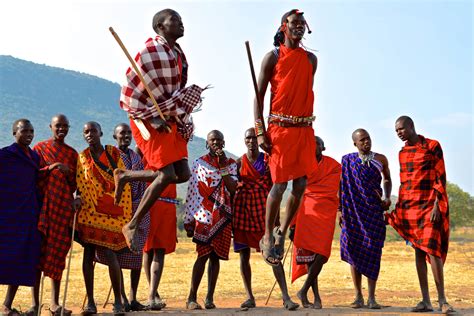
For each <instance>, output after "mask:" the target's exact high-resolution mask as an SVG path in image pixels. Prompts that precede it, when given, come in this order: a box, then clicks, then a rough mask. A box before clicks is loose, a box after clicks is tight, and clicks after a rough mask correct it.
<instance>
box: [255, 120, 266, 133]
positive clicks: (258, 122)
mask: <svg viewBox="0 0 474 316" xmlns="http://www.w3.org/2000/svg"><path fill="white" fill-rule="evenodd" d="M264 134H265V131H264V130H263V122H262V120H261V119H256V120H255V135H256V136H261V135H264Z"/></svg>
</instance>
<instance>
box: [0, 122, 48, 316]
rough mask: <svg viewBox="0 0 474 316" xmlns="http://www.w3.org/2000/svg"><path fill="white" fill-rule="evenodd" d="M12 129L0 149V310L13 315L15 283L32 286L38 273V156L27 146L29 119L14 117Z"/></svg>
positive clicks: (29, 136)
mask: <svg viewBox="0 0 474 316" xmlns="http://www.w3.org/2000/svg"><path fill="white" fill-rule="evenodd" d="M12 132H13V137H14V138H15V142H14V143H13V144H12V145H10V146H7V147H4V148H1V149H0V166H2V169H1V172H0V284H6V285H8V288H7V291H6V294H5V300H4V301H3V305H2V306H1V307H0V309H1V310H0V313H1V314H2V315H3V314H5V315H12V316H14V315H20V313H19V312H18V311H17V310H15V309H12V303H13V299H14V298H15V294H16V292H17V290H18V286H20V285H23V286H33V285H34V284H35V282H36V279H37V277H38V270H37V269H38V263H39V255H40V247H41V235H40V232H39V231H38V216H39V213H40V203H41V201H40V194H39V192H38V190H37V181H38V177H39V169H40V164H41V158H40V157H39V156H38V154H37V153H36V152H34V151H33V150H31V149H30V147H29V146H30V144H31V142H32V140H33V137H34V128H33V125H32V124H31V122H30V121H29V120H27V119H19V120H16V121H15V122H14V123H13V126H12ZM5 166H8V167H5Z"/></svg>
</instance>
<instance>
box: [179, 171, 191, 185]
mask: <svg viewBox="0 0 474 316" xmlns="http://www.w3.org/2000/svg"><path fill="white" fill-rule="evenodd" d="M189 178H191V171H190V170H189V169H187V170H184V171H183V172H180V173H179V174H177V175H176V183H183V182H186V181H188V180H189Z"/></svg>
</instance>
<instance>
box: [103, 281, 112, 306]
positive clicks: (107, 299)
mask: <svg viewBox="0 0 474 316" xmlns="http://www.w3.org/2000/svg"><path fill="white" fill-rule="evenodd" d="M111 293H112V284H111V285H110V289H109V294H107V298H106V299H105V302H104V305H102V308H105V306H107V304H109V299H110V294H111Z"/></svg>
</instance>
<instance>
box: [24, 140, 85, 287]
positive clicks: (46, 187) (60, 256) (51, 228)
mask: <svg viewBox="0 0 474 316" xmlns="http://www.w3.org/2000/svg"><path fill="white" fill-rule="evenodd" d="M33 149H34V150H35V151H36V152H37V153H38V154H39V155H40V157H41V158H42V160H43V161H44V162H45V163H46V166H45V167H44V168H43V169H47V168H48V167H49V165H51V164H53V163H55V162H61V163H63V164H65V165H67V166H68V167H69V169H70V171H69V174H68V175H67V176H66V175H64V174H63V173H62V172H61V171H59V170H57V169H55V170H53V171H51V172H50V173H49V174H48V176H47V177H45V178H44V179H43V180H42V181H41V182H40V189H41V191H42V193H43V195H44V199H43V206H42V208H41V213H40V217H39V222H38V229H39V230H40V231H41V233H42V234H43V238H42V244H41V257H40V269H41V270H42V271H43V272H44V275H45V276H47V277H50V278H51V279H54V280H61V277H62V274H63V270H64V268H65V264H66V256H67V253H68V251H69V248H70V247H71V232H70V231H69V229H70V226H71V224H72V219H73V216H74V211H73V209H72V201H73V193H74V191H75V190H76V167H77V157H78V154H77V152H76V151H75V150H74V149H73V148H72V147H70V146H68V145H66V144H64V143H59V142H56V141H54V140H52V139H50V140H46V141H43V142H39V143H38V144H36V146H35V147H34V148H33Z"/></svg>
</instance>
